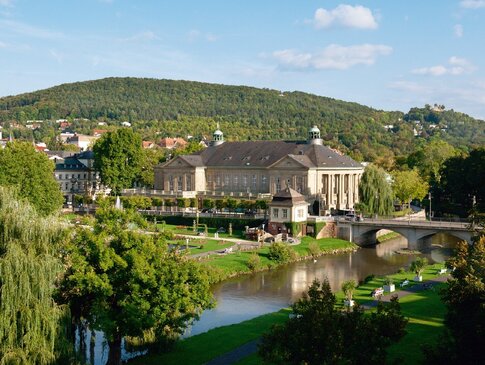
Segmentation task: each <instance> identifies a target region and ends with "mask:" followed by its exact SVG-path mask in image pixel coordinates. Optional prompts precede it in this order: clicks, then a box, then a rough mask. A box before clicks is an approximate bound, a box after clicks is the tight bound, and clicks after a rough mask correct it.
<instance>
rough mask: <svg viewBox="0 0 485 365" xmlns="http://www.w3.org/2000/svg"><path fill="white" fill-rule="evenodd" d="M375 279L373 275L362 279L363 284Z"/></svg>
mask: <svg viewBox="0 0 485 365" xmlns="http://www.w3.org/2000/svg"><path fill="white" fill-rule="evenodd" d="M375 277H376V276H375V275H374V274H371V275H368V276H366V277H365V279H364V283H366V284H367V283H368V282H369V281H372V280H374V278H375Z"/></svg>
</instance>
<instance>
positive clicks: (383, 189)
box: [359, 165, 393, 215]
mask: <svg viewBox="0 0 485 365" xmlns="http://www.w3.org/2000/svg"><path fill="white" fill-rule="evenodd" d="M359 197H360V204H359V206H360V209H361V210H362V211H364V212H365V213H367V214H378V215H388V214H390V213H391V212H392V211H393V192H392V188H391V185H390V184H389V182H388V181H387V175H386V172H385V171H384V170H383V169H381V168H379V167H377V166H374V165H368V166H366V168H365V170H364V173H363V174H362V179H361V181H360V185H359Z"/></svg>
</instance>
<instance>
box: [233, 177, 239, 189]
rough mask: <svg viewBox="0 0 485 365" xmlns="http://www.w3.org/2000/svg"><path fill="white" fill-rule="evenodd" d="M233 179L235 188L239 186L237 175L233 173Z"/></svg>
mask: <svg viewBox="0 0 485 365" xmlns="http://www.w3.org/2000/svg"><path fill="white" fill-rule="evenodd" d="M233 181H234V188H235V189H237V188H238V186H239V185H238V184H239V181H238V176H237V175H234V179H233Z"/></svg>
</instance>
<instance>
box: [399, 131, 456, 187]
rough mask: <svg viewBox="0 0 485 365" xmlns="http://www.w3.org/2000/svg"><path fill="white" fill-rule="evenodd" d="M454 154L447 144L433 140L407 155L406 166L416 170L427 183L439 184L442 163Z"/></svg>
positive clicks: (454, 151)
mask: <svg viewBox="0 0 485 365" xmlns="http://www.w3.org/2000/svg"><path fill="white" fill-rule="evenodd" d="M456 154H457V151H456V149H455V148H454V147H453V146H452V145H450V144H449V143H448V142H446V141H444V140H441V139H438V138H433V139H431V141H429V142H427V143H422V144H421V145H420V146H419V147H418V148H417V149H416V151H415V152H413V153H412V154H410V155H409V157H408V165H409V167H410V168H417V169H418V170H419V172H420V174H421V176H422V177H423V178H424V179H425V180H426V181H427V182H429V183H431V182H434V181H436V182H439V181H440V178H441V175H440V169H441V167H442V166H443V163H444V162H445V161H446V160H447V159H449V158H451V157H453V156H455V155H456Z"/></svg>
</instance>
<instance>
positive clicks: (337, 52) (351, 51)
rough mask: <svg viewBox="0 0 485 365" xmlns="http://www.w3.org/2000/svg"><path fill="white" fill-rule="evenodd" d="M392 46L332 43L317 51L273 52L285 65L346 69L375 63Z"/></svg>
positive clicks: (387, 53) (386, 53)
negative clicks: (346, 45)
mask: <svg viewBox="0 0 485 365" xmlns="http://www.w3.org/2000/svg"><path fill="white" fill-rule="evenodd" d="M391 52H392V48H391V47H389V46H385V45H381V44H361V45H355V46H348V47H345V46H341V45H338V44H331V45H329V46H327V47H325V49H323V51H320V52H317V53H314V54H312V53H302V52H298V51H296V50H293V49H286V50H281V51H275V52H273V57H274V58H276V59H277V60H278V61H280V63H281V64H283V65H285V66H290V67H295V68H314V69H336V70H346V69H348V68H350V67H352V66H355V65H359V64H362V65H373V64H374V63H375V62H376V59H377V57H378V56H387V55H389V54H390V53H391Z"/></svg>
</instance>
